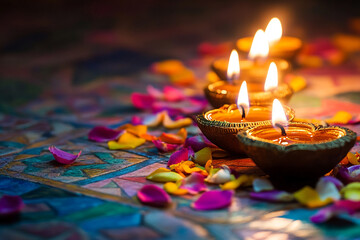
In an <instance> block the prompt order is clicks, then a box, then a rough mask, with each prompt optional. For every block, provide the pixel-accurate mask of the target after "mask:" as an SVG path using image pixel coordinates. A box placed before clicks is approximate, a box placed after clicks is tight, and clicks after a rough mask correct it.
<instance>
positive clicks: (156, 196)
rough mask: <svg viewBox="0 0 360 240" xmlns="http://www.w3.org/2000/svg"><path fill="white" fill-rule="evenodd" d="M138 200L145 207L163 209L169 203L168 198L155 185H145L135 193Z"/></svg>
mask: <svg viewBox="0 0 360 240" xmlns="http://www.w3.org/2000/svg"><path fill="white" fill-rule="evenodd" d="M137 197H138V198H139V200H140V201H141V202H142V203H143V204H146V205H150V206H154V207H165V206H166V205H168V204H170V203H171V198H170V196H169V195H168V194H167V193H166V192H165V190H164V189H162V188H160V187H158V186H156V185H145V186H143V187H142V188H141V189H140V190H139V191H138V193H137Z"/></svg>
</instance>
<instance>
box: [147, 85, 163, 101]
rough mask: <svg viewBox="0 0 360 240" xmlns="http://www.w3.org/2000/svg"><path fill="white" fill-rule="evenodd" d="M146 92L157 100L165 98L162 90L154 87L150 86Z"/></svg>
mask: <svg viewBox="0 0 360 240" xmlns="http://www.w3.org/2000/svg"><path fill="white" fill-rule="evenodd" d="M146 91H147V92H148V93H149V94H150V96H152V97H153V98H155V99H163V98H164V93H163V92H162V91H161V90H159V89H157V88H155V87H153V86H152V85H148V86H147V87H146Z"/></svg>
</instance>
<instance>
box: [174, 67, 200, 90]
mask: <svg viewBox="0 0 360 240" xmlns="http://www.w3.org/2000/svg"><path fill="white" fill-rule="evenodd" d="M170 81H171V82H172V83H173V84H176V85H181V86H187V85H191V84H193V83H194V82H196V77H195V74H194V72H193V71H191V70H190V69H187V68H185V69H183V70H182V71H179V72H177V73H174V74H171V75H170Z"/></svg>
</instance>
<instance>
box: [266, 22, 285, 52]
mask: <svg viewBox="0 0 360 240" xmlns="http://www.w3.org/2000/svg"><path fill="white" fill-rule="evenodd" d="M265 34H266V37H267V39H268V41H269V45H270V46H271V45H273V44H274V43H276V42H278V41H279V40H280V38H281V36H282V26H281V22H280V20H279V19H278V18H272V19H271V20H270V22H269V24H268V25H267V27H266V29H265Z"/></svg>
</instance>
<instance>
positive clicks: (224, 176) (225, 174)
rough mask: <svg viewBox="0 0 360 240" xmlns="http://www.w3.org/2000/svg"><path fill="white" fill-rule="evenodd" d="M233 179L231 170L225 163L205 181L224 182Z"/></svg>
mask: <svg viewBox="0 0 360 240" xmlns="http://www.w3.org/2000/svg"><path fill="white" fill-rule="evenodd" d="M230 180H231V170H230V168H229V167H228V166H226V165H223V166H222V168H221V169H220V170H219V171H217V172H216V173H214V174H210V175H209V176H208V177H207V178H206V179H205V181H206V182H209V183H216V184H222V183H226V182H229V181H230Z"/></svg>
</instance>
